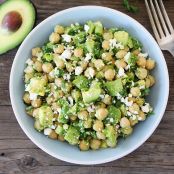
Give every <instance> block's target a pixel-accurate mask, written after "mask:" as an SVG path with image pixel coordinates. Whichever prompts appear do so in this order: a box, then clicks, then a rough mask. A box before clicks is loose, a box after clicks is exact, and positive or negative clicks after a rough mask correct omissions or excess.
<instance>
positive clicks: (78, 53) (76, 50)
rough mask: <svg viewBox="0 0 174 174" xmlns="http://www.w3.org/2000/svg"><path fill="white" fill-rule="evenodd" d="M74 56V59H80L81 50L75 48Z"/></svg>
mask: <svg viewBox="0 0 174 174" xmlns="http://www.w3.org/2000/svg"><path fill="white" fill-rule="evenodd" d="M74 56H76V57H82V56H83V49H82V48H76V49H75V50H74Z"/></svg>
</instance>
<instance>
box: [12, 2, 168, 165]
mask: <svg viewBox="0 0 174 174" xmlns="http://www.w3.org/2000/svg"><path fill="white" fill-rule="evenodd" d="M89 8H90V9H100V10H108V11H111V12H113V13H117V14H119V15H121V16H125V17H126V18H128V19H130V20H131V21H132V22H133V23H135V24H136V25H138V26H139V27H140V28H141V29H142V30H143V31H144V32H145V33H147V35H149V38H150V39H151V40H152V42H154V44H156V45H157V47H158V48H159V46H158V44H157V42H156V41H155V39H154V38H153V37H152V35H151V34H150V33H149V31H148V30H147V29H146V28H145V27H144V26H143V25H142V24H140V23H139V22H138V21H137V20H135V19H134V18H132V17H130V16H128V15H127V14H124V13H123V12H120V11H118V10H115V9H112V8H108V7H103V6H97V5H85V6H76V7H72V8H68V9H65V10H61V11H58V12H57V13H55V14H53V15H51V16H49V17H48V18H46V19H45V20H43V21H42V22H41V23H39V24H38V25H37V26H36V27H35V28H34V29H33V30H32V31H31V32H30V33H29V34H28V36H27V37H26V38H25V39H24V41H23V42H22V44H21V45H20V47H19V49H18V51H17V53H16V55H15V58H14V61H13V64H12V68H11V72H10V83H9V91H10V99H11V104H12V108H13V111H14V114H15V117H16V119H17V121H18V123H19V125H20V127H21V128H22V130H23V131H24V132H25V134H26V135H27V136H28V137H29V139H30V140H31V141H32V142H33V143H34V144H36V145H37V146H38V147H39V148H40V149H42V150H43V151H44V152H46V153H48V154H49V155H51V156H53V157H55V158H57V159H59V160H62V161H66V162H69V163H73V164H83V165H93V164H103V163H107V162H111V161H114V160H117V159H119V158H122V157H124V156H126V155H128V154H130V153H131V152H133V151H134V150H136V149H137V148H139V147H140V146H141V145H142V144H143V143H144V142H145V141H146V140H147V139H148V138H149V137H150V136H151V135H152V134H153V132H154V131H155V129H156V128H157V126H158V125H159V123H160V121H161V119H162V117H163V115H164V112H165V109H166V106H167V102H168V96H169V74H168V68H167V64H166V61H165V58H164V56H163V53H162V51H161V49H160V48H159V50H158V51H159V53H160V55H161V58H162V59H163V60H164V71H165V77H166V82H167V84H166V91H165V98H164V99H163V101H164V103H163V106H162V112H161V113H160V114H159V115H158V116H159V118H158V121H157V122H156V124H155V125H154V126H153V128H152V130H151V132H150V133H148V134H147V135H146V136H145V137H144V139H143V140H142V141H139V142H138V143H137V144H136V145H135V146H134V147H133V148H131V149H129V150H126V151H125V152H124V153H122V154H121V155H119V156H115V157H109V158H104V159H100V160H93V161H85V162H84V161H80V160H74V159H69V158H67V157H64V156H61V155H59V154H56V153H54V152H53V151H51V150H49V149H47V148H45V147H43V146H42V144H40V143H39V141H37V140H36V139H34V137H33V136H32V134H30V132H29V131H27V129H26V128H25V126H24V125H23V123H22V121H21V120H20V116H19V115H20V113H19V111H18V110H17V108H16V105H15V100H14V98H15V94H14V93H13V90H12V88H13V85H12V81H13V80H12V79H14V78H15V76H14V71H15V66H16V64H17V61H18V57H19V55H20V52H21V51H22V49H23V47H24V46H25V43H26V42H27V40H28V38H29V37H30V36H31V35H32V34H33V33H34V32H35V31H37V29H38V28H40V27H41V26H43V25H44V24H45V23H47V21H49V20H50V19H51V18H53V17H55V16H56V15H60V14H64V13H68V12H71V11H74V10H79V9H89Z"/></svg>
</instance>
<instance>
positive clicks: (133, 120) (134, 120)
mask: <svg viewBox="0 0 174 174" xmlns="http://www.w3.org/2000/svg"><path fill="white" fill-rule="evenodd" d="M129 121H130V125H131V126H134V125H136V124H137V123H138V119H137V118H136V119H133V118H132V117H130V118H129Z"/></svg>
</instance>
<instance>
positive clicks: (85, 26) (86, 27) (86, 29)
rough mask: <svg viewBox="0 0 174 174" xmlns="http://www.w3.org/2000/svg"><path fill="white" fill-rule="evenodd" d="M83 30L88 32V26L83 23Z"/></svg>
mask: <svg viewBox="0 0 174 174" xmlns="http://www.w3.org/2000/svg"><path fill="white" fill-rule="evenodd" d="M84 30H85V31H86V32H88V31H89V26H88V25H86V24H85V25H84Z"/></svg>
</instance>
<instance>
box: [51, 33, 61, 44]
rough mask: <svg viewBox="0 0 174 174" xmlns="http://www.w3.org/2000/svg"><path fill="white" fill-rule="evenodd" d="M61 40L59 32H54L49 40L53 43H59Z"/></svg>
mask: <svg viewBox="0 0 174 174" xmlns="http://www.w3.org/2000/svg"><path fill="white" fill-rule="evenodd" d="M59 40H60V35H59V34H58V33H52V34H51V35H50V37H49V41H50V42H51V43H53V44H55V43H58V42H59Z"/></svg>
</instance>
